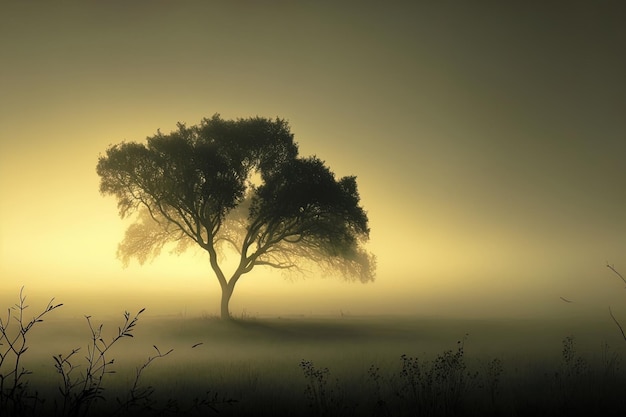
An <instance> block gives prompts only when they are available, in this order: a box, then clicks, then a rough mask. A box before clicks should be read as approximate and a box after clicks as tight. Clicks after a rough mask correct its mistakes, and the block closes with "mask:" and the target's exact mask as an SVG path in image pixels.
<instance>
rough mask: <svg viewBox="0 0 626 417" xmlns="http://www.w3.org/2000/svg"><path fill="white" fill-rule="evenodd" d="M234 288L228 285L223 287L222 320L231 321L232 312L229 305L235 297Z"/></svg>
mask: <svg viewBox="0 0 626 417" xmlns="http://www.w3.org/2000/svg"><path fill="white" fill-rule="evenodd" d="M233 289H234V288H233V287H231V286H230V285H226V286H223V287H222V303H221V305H220V306H221V309H220V311H221V318H222V320H230V319H231V317H230V312H229V311H228V303H229V302H230V297H232V295H233Z"/></svg>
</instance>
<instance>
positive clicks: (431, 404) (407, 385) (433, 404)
mask: <svg viewBox="0 0 626 417" xmlns="http://www.w3.org/2000/svg"><path fill="white" fill-rule="evenodd" d="M464 340H465V339H463V340H459V341H458V342H457V345H458V346H457V349H456V351H452V350H447V351H445V352H443V353H442V354H439V355H438V356H437V357H436V358H435V359H434V360H433V361H424V362H422V361H420V360H419V359H418V358H416V357H410V356H407V355H402V356H401V357H400V358H401V361H402V369H401V370H400V377H401V380H402V381H404V383H403V385H402V386H401V387H400V392H399V393H398V394H399V395H400V396H401V397H406V395H407V393H408V396H409V397H410V398H411V400H412V402H413V404H414V406H415V409H416V412H417V413H418V414H420V415H429V416H446V415H454V414H455V413H457V412H458V410H459V408H460V406H461V402H462V399H463V395H464V394H465V393H466V391H467V390H468V388H469V383H470V381H471V380H474V379H475V378H476V377H477V374H470V373H469V372H467V366H466V364H465V360H464V353H465V352H464Z"/></svg>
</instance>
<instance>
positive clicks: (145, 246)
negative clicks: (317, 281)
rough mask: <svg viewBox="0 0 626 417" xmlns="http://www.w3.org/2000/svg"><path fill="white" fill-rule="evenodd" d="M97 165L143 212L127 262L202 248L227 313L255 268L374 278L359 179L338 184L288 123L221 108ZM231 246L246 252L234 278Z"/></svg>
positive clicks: (105, 185)
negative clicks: (169, 250)
mask: <svg viewBox="0 0 626 417" xmlns="http://www.w3.org/2000/svg"><path fill="white" fill-rule="evenodd" d="M96 170H97V173H98V175H99V176H100V192H101V193H102V194H103V195H113V196H115V197H116V198H117V203H118V209H119V214H120V217H121V218H126V217H127V216H130V215H132V214H134V213H136V221H135V222H134V223H133V224H131V225H130V226H129V227H128V229H127V230H126V234H125V237H124V239H123V241H122V242H121V243H120V244H119V246H118V252H117V254H118V257H119V258H120V259H121V260H122V262H123V263H124V264H125V265H127V264H128V262H129V261H130V260H131V258H136V259H137V260H138V261H139V263H140V264H143V263H144V262H145V261H146V260H149V259H152V258H154V257H156V256H158V255H159V253H160V252H161V249H162V248H163V247H164V246H165V245H166V244H167V243H175V244H176V246H175V251H178V252H182V251H184V250H186V249H187V248H189V247H190V246H191V245H194V244H195V245H198V246H199V247H200V248H202V249H203V250H205V251H206V252H207V253H208V256H209V260H210V265H211V267H212V269H213V272H214V273H215V276H216V278H217V280H218V281H219V284H220V286H221V289H222V299H221V317H222V318H223V319H228V318H230V313H229V308H228V306H229V302H230V299H231V296H232V294H233V290H234V288H235V285H236V284H237V282H238V281H239V279H240V278H241V277H242V276H243V275H244V274H247V273H248V272H250V271H251V270H252V269H253V268H254V267H255V266H269V267H273V268H279V269H286V270H295V271H302V265H304V264H305V263H307V262H308V263H310V264H315V265H316V266H318V267H321V268H322V270H325V271H327V272H329V271H330V272H340V273H342V275H343V276H344V278H346V279H349V280H355V279H359V280H360V281H362V282H368V281H372V280H373V279H374V271H375V258H374V256H373V255H372V254H370V253H368V252H367V251H366V250H365V249H364V247H363V244H364V243H365V242H366V241H367V240H368V238H369V227H368V218H367V214H366V212H365V211H364V210H363V208H362V207H361V206H360V205H359V201H360V198H359V194H358V191H357V184H356V177H353V176H348V177H343V178H341V179H339V180H336V179H335V176H334V174H333V173H332V172H331V171H330V170H329V169H328V168H327V167H326V166H325V164H324V162H323V161H321V160H320V159H318V158H317V157H314V156H313V157H307V158H302V157H299V156H298V147H297V144H296V143H295V142H294V139H293V134H292V133H291V132H290V128H289V125H288V123H287V122H286V121H284V120H282V119H278V118H277V119H275V120H271V119H265V118H260V117H255V118H248V119H237V120H224V119H222V118H221V117H220V116H219V115H217V114H216V115H214V116H213V117H212V118H210V119H203V120H202V121H201V123H200V124H199V125H195V126H191V127H187V126H186V125H185V124H182V123H178V125H177V130H175V131H173V132H171V133H170V134H168V135H164V134H162V133H161V132H160V131H157V133H156V134H155V135H154V136H152V137H148V138H147V143H146V144H145V145H144V144H139V143H135V142H122V143H120V144H117V145H112V146H110V147H109V148H108V149H107V150H106V155H104V156H102V155H101V156H100V158H99V160H98V165H97V169H96ZM229 248H230V249H234V251H236V253H237V256H238V263H237V267H236V268H235V269H234V271H233V272H232V274H228V275H230V277H228V275H227V273H226V272H225V270H224V269H223V268H222V260H223V259H224V254H225V251H226V250H227V249H229Z"/></svg>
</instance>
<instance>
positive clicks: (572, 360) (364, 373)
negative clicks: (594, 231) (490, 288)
mask: <svg viewBox="0 0 626 417" xmlns="http://www.w3.org/2000/svg"><path fill="white" fill-rule="evenodd" d="M60 307H61V305H60V304H54V303H53V302H52V301H51V303H49V304H48V305H47V306H45V307H43V308H42V309H41V310H38V312H35V313H34V314H32V317H33V318H32V319H29V317H30V315H29V314H28V313H30V310H29V307H28V306H27V304H26V299H25V297H24V296H23V294H20V298H19V302H18V303H17V304H16V305H15V306H13V307H12V308H11V309H9V315H8V317H7V318H5V319H2V321H0V352H2V354H1V356H0V383H1V384H2V385H1V388H2V390H1V391H0V401H1V402H0V405H1V406H0V416H2V417H3V416H34V415H46V416H55V415H57V416H78V415H114V416H116V415H133V416H134V415H142V414H144V415H206V414H207V413H209V414H215V413H219V415H221V416H247V415H250V416H252V415H254V416H258V415H272V416H281V415H289V416H300V415H302V416H335V415H363V416H399V417H401V416H409V415H411V416H413V415H421V416H459V415H463V416H464V415H472V416H473V415H480V416H524V415H538V416H540V415H545V416H561V415H563V416H565V415H568V416H570V415H600V414H601V415H605V416H610V415H623V412H624V410H626V400H625V396H624V395H623V394H624V391H625V390H626V373H625V372H624V371H623V370H622V368H621V366H620V365H621V356H622V352H623V349H624V347H625V345H626V343H624V340H623V339H622V336H621V334H620V333H619V331H616V328H615V323H613V322H611V319H610V317H607V319H606V320H600V321H594V320H589V321H587V322H585V321H580V320H579V321H577V322H575V323H572V322H568V321H566V320H552V321H550V320H517V321H510V320H509V321H502V320H444V319H437V318H431V319H428V318H416V317H335V318H318V319H316V318H297V319H284V318H283V319H278V318H276V319H270V318H267V319H261V318H254V317H245V318H244V319H239V320H237V321H235V322H234V323H222V322H220V321H218V320H213V319H210V318H195V319H183V318H151V317H143V314H145V313H144V312H143V311H139V312H138V313H137V314H130V313H125V314H124V315H123V317H122V319H121V320H119V321H105V322H102V323H98V321H97V320H96V319H95V318H91V317H87V318H83V319H62V318H56V317H55V310H56V309H57V308H60ZM44 319H45V323H43V322H42V321H43V320H44ZM157 346H166V347H167V349H163V350H161V349H159V348H158V347H157Z"/></svg>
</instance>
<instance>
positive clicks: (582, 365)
mask: <svg viewBox="0 0 626 417" xmlns="http://www.w3.org/2000/svg"><path fill="white" fill-rule="evenodd" d="M561 353H562V358H563V369H564V374H565V376H566V377H568V378H574V377H579V376H581V375H583V374H584V373H586V372H587V370H588V366H587V362H586V361H585V359H584V358H583V357H582V356H579V355H578V354H577V353H576V346H575V343H574V336H567V337H566V338H565V339H563V350H562V351H561Z"/></svg>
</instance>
